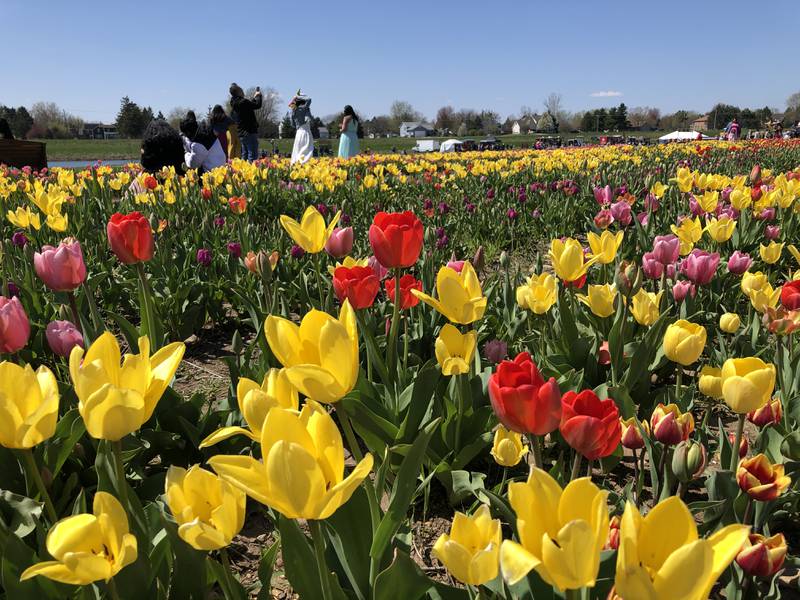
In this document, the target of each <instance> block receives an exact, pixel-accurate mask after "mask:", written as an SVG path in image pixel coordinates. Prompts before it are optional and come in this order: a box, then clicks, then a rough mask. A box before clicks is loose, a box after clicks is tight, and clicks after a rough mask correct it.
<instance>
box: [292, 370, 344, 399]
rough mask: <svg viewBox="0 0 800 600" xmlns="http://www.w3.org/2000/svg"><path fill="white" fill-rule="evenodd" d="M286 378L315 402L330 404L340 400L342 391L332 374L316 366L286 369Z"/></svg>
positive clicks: (342, 394)
mask: <svg viewBox="0 0 800 600" xmlns="http://www.w3.org/2000/svg"><path fill="white" fill-rule="evenodd" d="M286 376H287V377H288V378H289V381H290V382H291V384H292V385H293V386H294V387H296V388H297V389H298V390H299V391H300V393H301V394H303V395H304V396H308V397H309V398H311V399H312V400H314V401H316V402H322V403H325V404H330V403H333V402H337V401H339V400H341V399H342V398H343V397H344V396H345V394H346V393H347V391H349V390H344V389H343V388H342V387H341V385H340V384H339V382H338V381H337V379H336V377H334V376H333V374H332V373H329V372H328V371H325V370H324V369H322V367H319V366H317V365H297V366H296V367H289V368H287V369H286Z"/></svg>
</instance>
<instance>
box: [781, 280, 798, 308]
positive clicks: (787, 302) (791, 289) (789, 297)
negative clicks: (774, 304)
mask: <svg viewBox="0 0 800 600" xmlns="http://www.w3.org/2000/svg"><path fill="white" fill-rule="evenodd" d="M781 304H783V306H784V307H785V308H786V309H787V310H797V309H798V308H800V280H799V281H789V282H787V283H784V284H783V287H782V288H781Z"/></svg>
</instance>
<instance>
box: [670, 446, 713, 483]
mask: <svg viewBox="0 0 800 600" xmlns="http://www.w3.org/2000/svg"><path fill="white" fill-rule="evenodd" d="M706 459H707V455H706V447H705V446H703V444H701V443H700V442H698V441H696V440H686V441H683V442H681V443H679V444H678V445H677V446H675V452H674V454H673V455H672V473H673V474H674V475H675V477H677V478H678V481H680V482H681V483H689V482H690V481H692V480H693V479H695V478H697V477H699V476H700V475H702V473H703V471H704V470H705V468H706Z"/></svg>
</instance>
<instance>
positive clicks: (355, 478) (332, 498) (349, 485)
mask: <svg viewBox="0 0 800 600" xmlns="http://www.w3.org/2000/svg"><path fill="white" fill-rule="evenodd" d="M372 464H373V458H372V455H371V454H367V455H366V456H365V457H364V458H362V459H361V462H359V463H358V464H357V465H356V467H355V469H353V470H352V471H350V474H349V475H348V476H347V477H345V478H344V480H342V481H341V482H340V483H337V484H336V485H335V486H333V487H332V488H331V489H330V490H328V492H327V494H326V495H325V497H324V498H323V499H322V500H321V501H320V502H319V504H318V506H319V509H318V511H317V514H318V515H319V516H318V517H315V518H317V519H327V518H328V517H330V516H331V515H332V514H333V513H335V512H336V511H337V510H338V509H339V507H340V506H341V505H342V504H344V503H345V502H347V501H348V500H349V499H350V496H352V495H353V492H355V491H356V488H357V487H358V486H359V485H361V482H362V481H364V479H366V478H367V476H368V475H369V473H370V471H372Z"/></svg>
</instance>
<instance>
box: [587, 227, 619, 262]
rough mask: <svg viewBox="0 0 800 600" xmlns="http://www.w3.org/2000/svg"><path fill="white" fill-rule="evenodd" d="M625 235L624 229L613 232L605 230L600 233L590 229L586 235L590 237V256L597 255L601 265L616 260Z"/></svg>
mask: <svg viewBox="0 0 800 600" xmlns="http://www.w3.org/2000/svg"><path fill="white" fill-rule="evenodd" d="M624 235H625V234H624V233H623V232H622V231H618V232H617V233H616V234H613V233H611V232H610V231H608V230H605V231H603V233H602V234H600V235H597V234H596V233H594V232H592V231H590V232H589V233H588V234H587V236H586V237H587V238H588V239H589V247H590V248H591V249H592V253H591V255H590V257H591V256H596V257H597V262H598V263H599V264H601V265H607V264H610V263H612V262H614V259H615V258H616V256H617V250H619V247H620V245H621V244H622V238H623V237H624Z"/></svg>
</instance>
